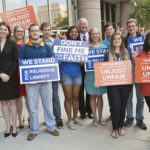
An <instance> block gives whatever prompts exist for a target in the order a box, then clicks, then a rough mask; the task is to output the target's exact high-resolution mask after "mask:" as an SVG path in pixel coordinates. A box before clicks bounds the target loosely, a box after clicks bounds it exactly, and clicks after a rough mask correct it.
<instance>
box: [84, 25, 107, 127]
mask: <svg viewBox="0 0 150 150" xmlns="http://www.w3.org/2000/svg"><path fill="white" fill-rule="evenodd" d="M89 44H90V50H91V49H101V48H106V46H105V45H103V44H102V40H101V35H100V32H99V31H98V29H97V28H92V29H90V31H89ZM94 84H95V77H94V71H90V72H86V75H85V91H86V92H87V93H88V94H90V105H91V109H92V113H93V122H92V125H93V126H98V124H101V125H105V122H104V121H103V119H102V110H103V98H102V95H103V94H104V93H106V87H95V86H94ZM97 109H98V116H97V113H96V112H97Z"/></svg>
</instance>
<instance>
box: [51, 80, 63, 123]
mask: <svg viewBox="0 0 150 150" xmlns="http://www.w3.org/2000/svg"><path fill="white" fill-rule="evenodd" d="M52 90H53V97H52V101H53V113H54V116H55V120H56V122H60V121H62V119H61V108H60V100H59V96H58V81H53V82H52Z"/></svg>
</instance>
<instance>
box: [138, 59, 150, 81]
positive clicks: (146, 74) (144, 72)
mask: <svg viewBox="0 0 150 150" xmlns="http://www.w3.org/2000/svg"><path fill="white" fill-rule="evenodd" d="M135 83H150V58H149V59H148V58H147V59H144V58H136V59H135Z"/></svg>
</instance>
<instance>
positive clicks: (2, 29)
mask: <svg viewBox="0 0 150 150" xmlns="http://www.w3.org/2000/svg"><path fill="white" fill-rule="evenodd" d="M8 35H9V30H8V28H7V26H5V25H1V26H0V38H7V36H8Z"/></svg>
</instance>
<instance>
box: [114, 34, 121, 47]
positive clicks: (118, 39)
mask: <svg viewBox="0 0 150 150" xmlns="http://www.w3.org/2000/svg"><path fill="white" fill-rule="evenodd" d="M121 44H122V38H121V36H120V35H118V34H117V35H115V36H114V39H113V45H114V46H115V47H120V46H121Z"/></svg>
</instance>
